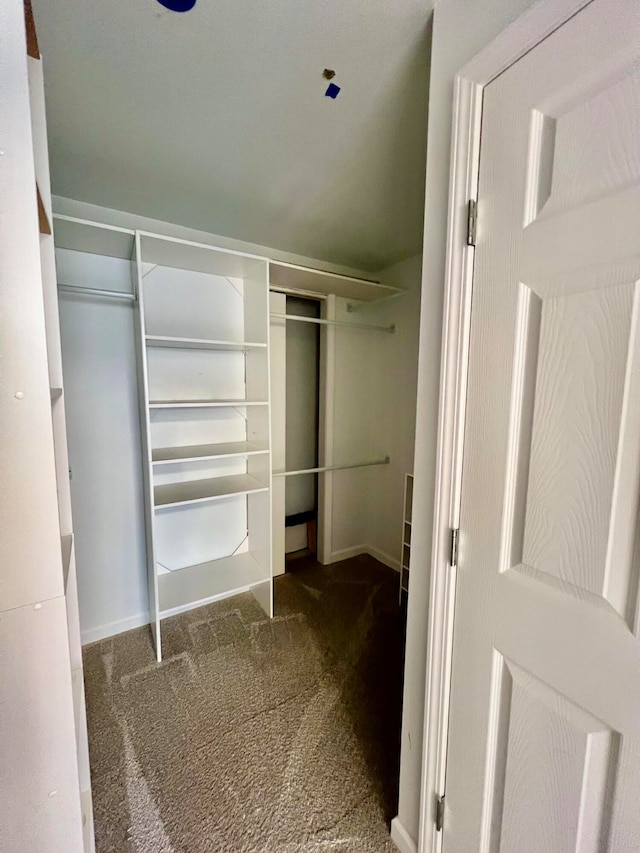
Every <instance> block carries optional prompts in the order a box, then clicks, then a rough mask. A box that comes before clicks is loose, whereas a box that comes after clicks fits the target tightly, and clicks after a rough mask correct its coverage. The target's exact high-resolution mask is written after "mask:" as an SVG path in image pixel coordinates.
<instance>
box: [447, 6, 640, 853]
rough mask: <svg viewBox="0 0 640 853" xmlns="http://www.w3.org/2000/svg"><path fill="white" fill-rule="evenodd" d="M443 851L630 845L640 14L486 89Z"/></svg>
mask: <svg viewBox="0 0 640 853" xmlns="http://www.w3.org/2000/svg"><path fill="white" fill-rule="evenodd" d="M478 199H479V201H478V223H479V233H478V241H477V248H476V260H475V275H474V287H473V302H472V315H471V339H470V361H469V365H470V367H469V387H468V397H467V422H466V428H465V455H464V471H463V486H462V505H461V530H460V552H459V563H458V566H459V568H458V588H457V596H456V614H455V626H454V650H453V682H452V693H451V712H450V729H449V745H448V764H447V784H446V797H445V804H446V805H445V822H444V823H445V826H444V837H443V838H444V845H443V849H444V851H445V853H454V851H455V853H472V851H501V853H569V851H580V852H581V853H587V851H589V853H597V852H598V851H615V853H632V851H638V850H640V807H639V803H640V642H639V639H638V638H639V620H638V570H639V567H640V536H639V535H638V509H639V490H640V327H639V324H640V3H638V2H637V0H593V2H592V3H590V4H589V5H588V6H586V7H585V8H584V9H583V10H582V11H581V12H580V13H578V14H576V15H575V16H574V17H573V18H571V19H570V20H569V21H568V22H567V23H565V24H564V25H563V26H562V27H560V28H559V29H558V30H556V31H555V32H554V33H553V34H552V35H551V36H550V37H548V38H547V39H545V40H544V41H543V42H541V43H540V44H539V45H538V46H537V47H535V48H534V49H533V50H531V51H530V52H529V53H527V54H526V55H525V56H524V57H523V58H522V59H521V60H519V61H518V62H517V63H515V64H514V65H513V66H511V67H510V68H509V69H508V70H507V71H506V72H504V73H503V74H502V75H501V76H499V77H498V78H497V79H496V80H495V81H493V82H492V83H491V84H490V85H488V86H487V87H486V89H485V93H484V102H483V118H482V144H481V157H480V178H479V195H478Z"/></svg>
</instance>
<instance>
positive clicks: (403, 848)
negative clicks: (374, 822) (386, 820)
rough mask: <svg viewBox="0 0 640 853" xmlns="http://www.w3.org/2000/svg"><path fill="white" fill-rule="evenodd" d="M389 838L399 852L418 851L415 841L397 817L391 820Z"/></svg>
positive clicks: (416, 852)
mask: <svg viewBox="0 0 640 853" xmlns="http://www.w3.org/2000/svg"><path fill="white" fill-rule="evenodd" d="M391 840H392V841H393V843H394V844H395V845H396V847H397V848H398V850H399V851H400V853H418V847H417V845H416V842H415V841H414V840H413V838H412V837H411V836H410V835H409V833H408V832H407V830H406V829H405V828H404V826H403V825H402V824H401V823H400V820H399V818H397V817H394V819H393V820H392V821H391Z"/></svg>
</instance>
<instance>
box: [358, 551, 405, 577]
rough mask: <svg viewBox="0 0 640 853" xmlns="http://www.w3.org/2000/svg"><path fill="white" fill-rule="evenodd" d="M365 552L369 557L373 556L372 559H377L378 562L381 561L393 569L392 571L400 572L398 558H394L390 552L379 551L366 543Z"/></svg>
mask: <svg viewBox="0 0 640 853" xmlns="http://www.w3.org/2000/svg"><path fill="white" fill-rule="evenodd" d="M365 547H366V552H365V553H367V554H369V556H370V557H373V559H374V560H377V561H378V562H379V563H383V564H384V565H385V566H387V567H388V568H390V569H393V571H394V572H397V573H398V574H400V560H396V558H395V557H392V556H391V554H387V553H386V551H380V550H379V549H378V548H374V547H373V545H366V546H365Z"/></svg>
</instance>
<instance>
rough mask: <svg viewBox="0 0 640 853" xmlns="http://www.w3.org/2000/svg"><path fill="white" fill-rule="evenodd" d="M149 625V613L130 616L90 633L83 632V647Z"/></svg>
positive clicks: (89, 631) (99, 627) (81, 634)
mask: <svg viewBox="0 0 640 853" xmlns="http://www.w3.org/2000/svg"><path fill="white" fill-rule="evenodd" d="M148 624H149V613H148V612H146V613H137V614H136V615H135V616H128V617H127V618H126V619H118V620H117V621H116V622H107V623H106V624H105V625H98V627H97V628H91V629H89V630H88V631H82V632H81V633H80V636H81V638H82V645H83V646H88V645H89V644H90V643H97V642H98V641H99V640H106V639H107V637H115V635H116V634H123V633H124V632H125V631H131V630H133V629H134V628H142V626H143V625H148Z"/></svg>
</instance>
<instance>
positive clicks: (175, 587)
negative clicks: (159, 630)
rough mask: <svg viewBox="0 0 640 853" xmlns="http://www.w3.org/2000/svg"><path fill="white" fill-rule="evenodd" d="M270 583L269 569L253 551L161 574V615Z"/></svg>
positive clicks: (172, 613) (159, 585) (188, 608)
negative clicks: (259, 560)
mask: <svg viewBox="0 0 640 853" xmlns="http://www.w3.org/2000/svg"><path fill="white" fill-rule="evenodd" d="M268 582H269V575H268V574H267V572H266V570H265V569H263V568H262V566H261V565H260V563H258V561H257V560H256V559H255V557H254V556H253V555H252V554H250V553H249V552H245V553H242V554H235V555H234V556H232V557H223V558H222V559H220V560H211V561H210V562H208V563H200V564H199V565H197V566H187V567H186V568H184V569H178V570H177V571H175V572H167V573H164V574H161V575H159V576H158V598H159V604H160V618H161V619H163V618H165V617H167V616H174V615H176V614H178V613H183V612H184V611H185V610H191V609H192V608H195V607H202V606H203V605H204V604H210V603H211V602H212V601H218V600H220V599H222V598H228V597H229V596H231V595H237V594H238V593H239V592H247V591H248V590H250V589H251V587H252V586H257V585H258V584H262V583H268Z"/></svg>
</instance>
